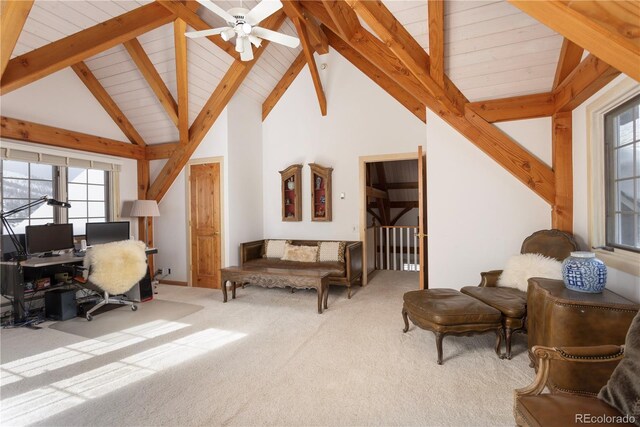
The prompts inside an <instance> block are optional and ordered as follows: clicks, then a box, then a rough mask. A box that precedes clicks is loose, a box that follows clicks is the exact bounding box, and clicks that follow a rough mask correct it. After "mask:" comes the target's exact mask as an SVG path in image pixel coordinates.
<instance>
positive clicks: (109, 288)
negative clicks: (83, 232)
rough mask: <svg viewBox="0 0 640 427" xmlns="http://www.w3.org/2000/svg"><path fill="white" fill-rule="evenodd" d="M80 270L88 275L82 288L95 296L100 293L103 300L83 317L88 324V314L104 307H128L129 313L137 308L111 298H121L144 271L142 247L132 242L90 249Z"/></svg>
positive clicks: (143, 251)
mask: <svg viewBox="0 0 640 427" xmlns="http://www.w3.org/2000/svg"><path fill="white" fill-rule="evenodd" d="M84 267H85V268H86V269H87V270H88V271H89V281H88V282H87V283H86V284H85V285H84V286H86V287H87V288H89V289H92V290H95V291H97V292H104V298H103V299H102V300H101V301H100V302H99V303H98V304H96V305H95V306H94V307H93V308H91V310H89V311H88V312H87V314H86V318H87V320H88V321H91V320H92V319H93V316H92V315H91V313H93V312H94V311H96V310H97V309H98V308H100V307H102V306H104V305H107V304H119V305H129V306H131V310H133V311H136V310H137V309H138V307H137V306H136V305H135V304H134V303H133V302H131V301H127V300H124V299H122V298H120V297H117V298H116V297H113V296H112V295H121V294H123V293H125V292H127V291H129V290H130V289H131V288H132V287H133V286H134V285H135V284H136V283H138V282H139V281H140V280H141V279H142V278H143V277H144V275H145V274H146V271H147V255H146V253H145V244H144V243H143V242H140V241H136V240H123V241H120V242H111V243H105V244H103V245H94V246H92V247H91V248H89V249H87V253H86V255H85V257H84Z"/></svg>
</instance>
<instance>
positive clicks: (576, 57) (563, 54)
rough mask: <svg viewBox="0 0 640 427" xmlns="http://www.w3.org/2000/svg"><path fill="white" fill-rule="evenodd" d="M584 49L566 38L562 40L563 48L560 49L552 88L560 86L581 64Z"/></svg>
mask: <svg viewBox="0 0 640 427" xmlns="http://www.w3.org/2000/svg"><path fill="white" fill-rule="evenodd" d="M583 53H584V49H583V48H581V47H580V46H578V45H577V44H575V43H574V42H572V41H571V40H569V39H567V38H565V39H564V40H563V41H562V49H561V50H560V57H559V58H558V66H557V67H556V75H555V77H554V79H553V86H552V87H551V90H554V89H555V88H557V87H558V85H559V84H560V83H562V81H563V80H564V79H566V78H567V76H568V75H569V74H571V72H572V71H573V70H574V69H575V68H576V67H577V66H578V65H580V61H582V54H583Z"/></svg>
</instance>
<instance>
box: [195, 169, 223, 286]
mask: <svg viewBox="0 0 640 427" xmlns="http://www.w3.org/2000/svg"><path fill="white" fill-rule="evenodd" d="M189 190H190V194H191V214H190V215H191V217H190V218H189V224H190V230H191V231H190V233H191V285H192V286H196V287H200V288H216V289H219V288H220V258H221V257H220V255H221V254H220V247H221V242H220V164H219V163H205V164H199V165H191V167H190V174H189Z"/></svg>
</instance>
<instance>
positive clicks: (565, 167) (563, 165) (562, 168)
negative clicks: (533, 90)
mask: <svg viewBox="0 0 640 427" xmlns="http://www.w3.org/2000/svg"><path fill="white" fill-rule="evenodd" d="M551 130H552V132H553V133H552V139H551V141H552V158H553V171H554V172H555V177H556V181H555V184H556V199H555V202H554V203H553V211H552V212H551V226H552V227H553V228H555V229H558V230H562V231H566V232H568V233H573V150H572V113H571V111H566V112H562V113H556V114H554V115H553V119H552V126H551Z"/></svg>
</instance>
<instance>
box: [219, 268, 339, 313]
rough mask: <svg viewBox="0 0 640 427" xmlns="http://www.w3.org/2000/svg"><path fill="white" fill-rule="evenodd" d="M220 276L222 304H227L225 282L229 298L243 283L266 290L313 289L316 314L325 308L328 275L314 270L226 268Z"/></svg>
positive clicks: (327, 294) (232, 296)
mask: <svg viewBox="0 0 640 427" xmlns="http://www.w3.org/2000/svg"><path fill="white" fill-rule="evenodd" d="M220 272H221V275H222V286H221V287H222V295H223V298H224V299H223V302H227V286H226V285H227V282H231V284H232V287H231V298H232V299H235V297H236V287H237V286H238V285H242V284H245V283H248V284H251V285H258V286H262V287H266V288H286V287H291V288H296V289H315V290H316V291H317V292H318V313H320V314H322V306H323V300H324V308H327V299H328V297H329V273H328V272H324V271H314V270H288V269H284V268H260V267H248V268H247V267H235V266H234V267H227V268H223V269H222V270H220Z"/></svg>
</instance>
